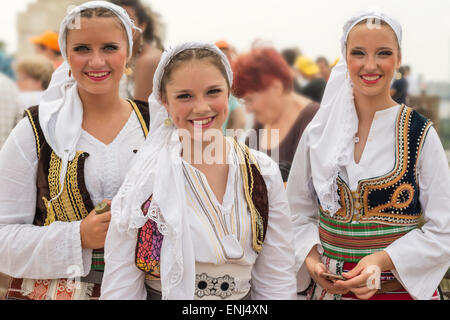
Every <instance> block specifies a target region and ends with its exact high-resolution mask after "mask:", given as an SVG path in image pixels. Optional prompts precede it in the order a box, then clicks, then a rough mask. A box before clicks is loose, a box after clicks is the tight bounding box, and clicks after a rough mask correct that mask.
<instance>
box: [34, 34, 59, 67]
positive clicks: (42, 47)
mask: <svg viewBox="0 0 450 320" xmlns="http://www.w3.org/2000/svg"><path fill="white" fill-rule="evenodd" d="M30 42H31V43H32V44H34V48H35V51H36V54H38V55H43V56H44V57H47V58H48V59H50V60H51V61H52V63H53V68H54V69H56V68H58V67H59V66H60V65H61V63H63V61H64V59H63V57H62V55H61V49H60V48H59V44H58V33H57V32H54V31H49V30H47V31H45V32H44V33H42V34H41V35H39V36H37V37H32V38H30Z"/></svg>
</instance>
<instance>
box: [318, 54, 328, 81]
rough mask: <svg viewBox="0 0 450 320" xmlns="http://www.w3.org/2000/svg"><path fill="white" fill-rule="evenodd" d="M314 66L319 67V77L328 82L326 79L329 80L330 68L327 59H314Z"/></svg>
mask: <svg viewBox="0 0 450 320" xmlns="http://www.w3.org/2000/svg"><path fill="white" fill-rule="evenodd" d="M316 64H317V66H318V67H319V70H320V71H319V72H320V75H321V76H322V78H324V79H325V81H328V79H329V78H330V74H331V66H330V64H329V63H328V60H327V58H325V57H319V58H317V59H316Z"/></svg>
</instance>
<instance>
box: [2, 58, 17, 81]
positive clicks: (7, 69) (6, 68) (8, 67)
mask: <svg viewBox="0 0 450 320" xmlns="http://www.w3.org/2000/svg"><path fill="white" fill-rule="evenodd" d="M12 60H13V59H12V58H11V57H10V56H7V55H6V54H5V53H3V52H1V51H0V72H1V73H3V74H4V75H6V76H7V77H8V78H10V79H12V80H16V75H15V73H14V70H13V68H12Z"/></svg>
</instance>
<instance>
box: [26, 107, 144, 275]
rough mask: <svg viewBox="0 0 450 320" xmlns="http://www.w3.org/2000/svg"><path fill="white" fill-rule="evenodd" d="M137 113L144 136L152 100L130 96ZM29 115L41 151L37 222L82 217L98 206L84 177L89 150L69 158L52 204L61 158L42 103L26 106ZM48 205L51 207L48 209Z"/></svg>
mask: <svg viewBox="0 0 450 320" xmlns="http://www.w3.org/2000/svg"><path fill="white" fill-rule="evenodd" d="M128 101H129V103H130V104H131V105H132V107H133V109H134V112H135V113H136V115H137V117H138V119H139V121H140V123H141V126H142V130H143V134H144V136H147V134H148V127H147V124H148V123H149V122H150V118H149V117H150V113H149V110H148V103H147V102H142V101H132V100H128ZM25 116H27V117H28V120H29V121H30V123H31V126H32V128H33V131H34V134H35V139H36V152H37V155H38V169H37V180H36V186H37V198H36V199H37V200H36V213H35V216H34V221H33V224H34V225H37V226H46V225H50V224H51V223H53V222H55V221H65V222H69V221H79V220H82V219H83V218H84V217H86V216H87V215H88V214H89V212H91V211H92V210H93V209H94V205H93V203H92V200H91V197H90V195H89V192H88V191H87V188H86V183H85V177H84V164H85V161H86V159H87V158H88V157H89V154H88V153H87V152H83V151H77V152H76V155H75V157H74V159H73V160H72V161H70V162H69V164H68V167H67V173H66V177H65V180H64V187H63V192H62V193H61V195H60V196H59V197H58V198H57V199H55V200H53V201H52V202H51V204H50V206H48V201H49V200H50V199H52V198H53V197H55V196H56V195H58V193H59V191H60V189H59V188H60V185H59V184H60V183H59V175H60V170H61V159H60V158H59V157H58V156H57V155H56V154H55V153H54V152H53V150H52V149H51V147H50V146H49V144H48V143H47V142H46V141H45V138H44V134H43V132H42V129H41V127H40V125H39V106H34V107H31V108H29V109H27V110H25ZM47 208H48V209H47ZM91 269H92V270H97V271H103V270H104V261H103V249H100V250H93V254H92V265H91Z"/></svg>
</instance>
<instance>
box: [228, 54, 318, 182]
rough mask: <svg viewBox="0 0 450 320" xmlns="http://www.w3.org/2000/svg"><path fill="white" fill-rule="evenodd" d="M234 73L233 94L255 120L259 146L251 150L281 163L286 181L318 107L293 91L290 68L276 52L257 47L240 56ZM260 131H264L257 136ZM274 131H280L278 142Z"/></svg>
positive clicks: (250, 141)
mask: <svg viewBox="0 0 450 320" xmlns="http://www.w3.org/2000/svg"><path fill="white" fill-rule="evenodd" d="M233 71H234V85H233V92H234V95H235V96H236V97H238V98H242V99H243V100H244V102H245V106H246V108H247V111H249V112H251V113H253V114H254V118H255V125H254V129H255V130H256V133H257V134H256V141H255V142H256V145H251V146H250V147H252V148H254V149H257V150H260V151H264V152H266V153H267V154H268V155H269V156H271V157H272V158H273V159H274V160H275V161H278V163H279V166H280V169H281V173H282V176H283V180H284V181H285V182H286V181H287V178H288V175H289V170H290V166H291V163H292V160H293V158H294V154H295V150H296V148H297V144H298V142H299V141H300V138H301V136H302V133H303V130H304V129H305V128H306V126H307V125H308V123H309V122H310V121H311V119H312V118H313V117H314V115H315V114H316V112H317V110H318V109H319V104H318V103H316V102H313V101H312V100H310V99H308V98H306V97H303V96H301V95H299V94H297V93H296V92H294V90H293V77H292V74H291V71H290V68H289V66H288V65H287V63H286V62H285V61H284V59H283V57H282V56H281V55H280V54H279V53H278V52H277V51H276V50H275V49H272V48H255V49H253V50H252V51H251V52H250V53H248V54H245V55H241V56H239V57H238V59H237V60H236V61H235V63H234V68H233ZM259 129H265V130H264V131H262V132H261V134H258V133H259ZM272 129H276V130H279V135H278V139H277V137H276V135H272V134H271V130H272ZM248 143H251V144H253V143H254V142H253V141H252V140H251V138H250V139H249V140H248ZM277 155H278V157H277Z"/></svg>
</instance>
